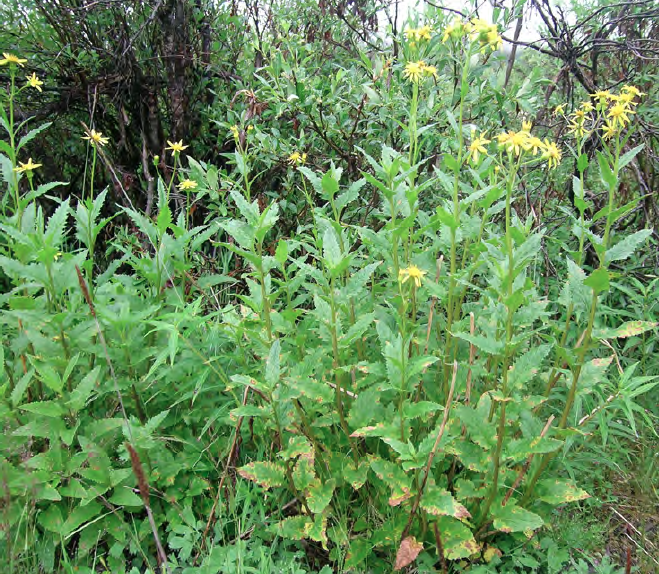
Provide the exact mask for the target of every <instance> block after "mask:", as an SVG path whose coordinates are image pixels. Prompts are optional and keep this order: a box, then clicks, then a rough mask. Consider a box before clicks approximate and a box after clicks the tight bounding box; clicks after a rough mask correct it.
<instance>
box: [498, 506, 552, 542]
mask: <svg viewBox="0 0 659 574" xmlns="http://www.w3.org/2000/svg"><path fill="white" fill-rule="evenodd" d="M492 516H493V517H494V528H496V529H497V530H500V531H501V532H523V533H524V534H526V536H527V537H530V536H531V535H532V534H533V531H534V530H537V529H538V528H540V527H542V526H544V521H543V520H542V518H540V517H539V516H538V515H537V514H534V513H533V512H530V511H529V510H526V509H525V508H522V507H520V506H515V505H514V504H512V501H509V503H508V504H507V505H506V506H501V504H494V505H492Z"/></svg>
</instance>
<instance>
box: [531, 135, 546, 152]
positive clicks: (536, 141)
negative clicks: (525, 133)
mask: <svg viewBox="0 0 659 574" xmlns="http://www.w3.org/2000/svg"><path fill="white" fill-rule="evenodd" d="M528 143H529V147H530V148H531V153H533V155H538V150H540V149H543V148H544V147H545V144H543V143H542V140H541V139H540V138H538V137H536V136H531V137H530V138H529V142H528Z"/></svg>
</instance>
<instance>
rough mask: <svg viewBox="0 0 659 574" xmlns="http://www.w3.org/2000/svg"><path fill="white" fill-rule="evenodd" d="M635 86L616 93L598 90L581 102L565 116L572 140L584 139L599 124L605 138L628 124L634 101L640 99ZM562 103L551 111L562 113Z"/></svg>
mask: <svg viewBox="0 0 659 574" xmlns="http://www.w3.org/2000/svg"><path fill="white" fill-rule="evenodd" d="M644 95H645V94H644V93H643V92H641V91H640V90H639V89H638V88H637V87H636V86H623V87H622V88H621V89H620V93H619V94H613V93H611V92H610V91H609V90H598V91H596V92H595V93H594V94H590V97H591V100H587V101H585V102H582V103H581V105H580V106H579V108H578V109H576V110H575V111H574V112H572V113H571V114H568V116H567V119H568V121H569V124H568V129H569V132H570V133H571V134H573V135H574V136H575V137H576V138H584V137H586V136H588V135H590V133H591V132H592V131H593V130H594V129H596V128H597V126H598V125H600V129H601V130H602V137H603V138H604V139H609V138H612V137H613V136H615V135H616V134H618V133H620V131H622V130H623V129H624V128H626V127H627V126H628V125H629V122H630V121H631V116H633V115H634V114H635V113H636V110H635V109H634V108H635V107H636V106H637V105H638V101H637V98H640V97H641V96H644ZM564 110H565V104H561V105H560V106H558V107H557V108H556V109H555V110H554V114H555V115H558V114H561V115H562V114H563V112H564Z"/></svg>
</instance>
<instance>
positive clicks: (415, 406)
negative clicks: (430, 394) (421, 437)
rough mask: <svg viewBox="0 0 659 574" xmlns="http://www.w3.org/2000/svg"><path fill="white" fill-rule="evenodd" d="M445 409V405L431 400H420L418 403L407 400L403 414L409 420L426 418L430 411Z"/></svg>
mask: <svg viewBox="0 0 659 574" xmlns="http://www.w3.org/2000/svg"><path fill="white" fill-rule="evenodd" d="M443 410H444V407H443V406H442V405H440V404H439V403H433V402H431V401H419V402H416V403H413V402H409V401H406V402H405V404H403V416H404V417H405V419H407V420H413V419H418V418H424V417H426V415H429V414H430V413H434V412H437V411H443Z"/></svg>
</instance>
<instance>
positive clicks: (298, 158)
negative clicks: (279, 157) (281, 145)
mask: <svg viewBox="0 0 659 574" xmlns="http://www.w3.org/2000/svg"><path fill="white" fill-rule="evenodd" d="M306 162H307V154H306V153H300V152H299V151H294V152H293V153H292V154H291V155H289V156H288V164H289V165H302V164H305V163H306Z"/></svg>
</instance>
